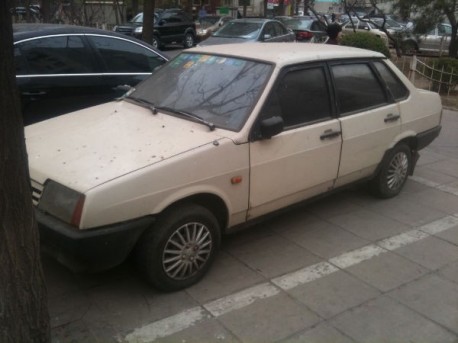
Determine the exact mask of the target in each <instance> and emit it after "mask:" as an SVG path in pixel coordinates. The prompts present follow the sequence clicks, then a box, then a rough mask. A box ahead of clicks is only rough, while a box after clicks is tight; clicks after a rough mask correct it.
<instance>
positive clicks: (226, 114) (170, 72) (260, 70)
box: [128, 53, 273, 131]
mask: <svg viewBox="0 0 458 343" xmlns="http://www.w3.org/2000/svg"><path fill="white" fill-rule="evenodd" d="M272 69H273V65H271V64H267V63H261V62H258V61H251V60H245V59H241V58H233V57H224V56H216V55H208V54H192V53H181V54H180V55H178V56H177V57H176V58H175V59H173V60H172V61H170V63H168V64H166V65H164V67H162V68H161V69H159V70H157V71H156V72H154V74H153V75H154V76H153V77H150V78H148V79H147V80H146V81H144V82H143V83H141V84H140V85H138V86H137V87H136V90H135V91H134V92H133V93H132V94H131V95H129V97H128V98H131V99H134V100H138V101H140V102H144V103H149V104H152V106H154V107H155V108H156V109H158V110H160V109H161V108H163V109H165V110H166V111H168V112H170V113H171V114H178V115H179V112H181V113H184V112H186V113H191V114H192V115H194V116H198V117H200V118H201V119H203V120H206V121H207V122H210V123H212V124H214V125H215V126H216V127H220V128H224V129H228V130H232V131H239V130H240V129H241V128H242V126H243V124H244V123H245V121H246V119H247V118H248V116H249V115H250V113H251V111H252V110H253V107H254V106H255V104H256V102H257V100H258V98H259V96H260V94H261V92H262V91H263V89H264V87H265V85H266V83H267V80H268V79H269V77H270V74H271V72H272Z"/></svg>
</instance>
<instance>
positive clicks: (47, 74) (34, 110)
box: [14, 35, 100, 125]
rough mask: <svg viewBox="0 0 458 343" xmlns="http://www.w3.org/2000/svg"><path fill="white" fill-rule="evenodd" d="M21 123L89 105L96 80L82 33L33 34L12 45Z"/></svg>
mask: <svg viewBox="0 0 458 343" xmlns="http://www.w3.org/2000/svg"><path fill="white" fill-rule="evenodd" d="M14 50H15V63H16V80H17V84H18V88H19V91H20V95H21V102H22V112H23V118H24V124H25V125H28V124H31V123H34V122H37V121H41V120H44V119H47V118H50V117H53V116H56V115H60V114H63V113H66V112H70V111H73V110H76V109H79V108H82V107H85V106H89V105H90V104H91V103H92V100H94V98H95V95H96V94H97V92H98V86H99V84H100V81H99V79H98V77H97V75H96V74H95V72H96V62H95V60H94V56H93V54H92V53H91V50H90V48H89V47H88V44H87V42H86V40H85V38H84V36H83V35H56V36H50V37H37V38H34V39H29V40H25V41H20V42H17V43H16V44H15V47H14Z"/></svg>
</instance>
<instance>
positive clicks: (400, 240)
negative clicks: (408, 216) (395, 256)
mask: <svg viewBox="0 0 458 343" xmlns="http://www.w3.org/2000/svg"><path fill="white" fill-rule="evenodd" d="M426 237H429V234H428V233H426V232H423V231H421V230H412V231H409V232H405V233H402V234H400V235H397V236H393V237H390V238H387V239H384V240H382V241H380V242H378V243H377V245H378V246H380V247H382V248H383V249H386V250H390V251H393V250H396V249H399V248H401V247H403V246H406V245H409V244H411V243H414V242H416V241H419V240H421V239H423V238H426Z"/></svg>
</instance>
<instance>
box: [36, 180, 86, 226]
mask: <svg viewBox="0 0 458 343" xmlns="http://www.w3.org/2000/svg"><path fill="white" fill-rule="evenodd" d="M84 199H85V196H84V194H81V193H79V192H77V191H75V190H73V189H71V188H68V187H66V186H64V185H61V184H60V183H58V182H55V181H53V180H48V181H47V182H46V184H45V187H44V189H43V193H42V195H41V198H40V201H39V203H38V209H39V210H41V211H43V212H46V213H49V214H51V215H53V216H55V217H56V218H59V219H60V220H62V221H64V222H66V223H69V224H71V225H73V226H76V227H78V226H79V224H80V220H81V214H82V212H83V206H84Z"/></svg>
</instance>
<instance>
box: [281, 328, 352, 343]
mask: <svg viewBox="0 0 458 343" xmlns="http://www.w3.org/2000/svg"><path fill="white" fill-rule="evenodd" d="M295 342H298V343H299V342H307V343H331V342H332V343H353V342H355V341H354V340H353V339H351V338H350V337H348V336H345V335H344V334H342V333H341V332H339V331H337V330H336V329H335V328H333V327H332V326H330V325H328V324H326V323H321V324H318V325H316V326H315V327H313V328H311V329H309V330H306V331H305V332H301V333H299V334H297V335H294V336H292V337H289V338H287V339H285V340H283V341H281V343H295Z"/></svg>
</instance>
